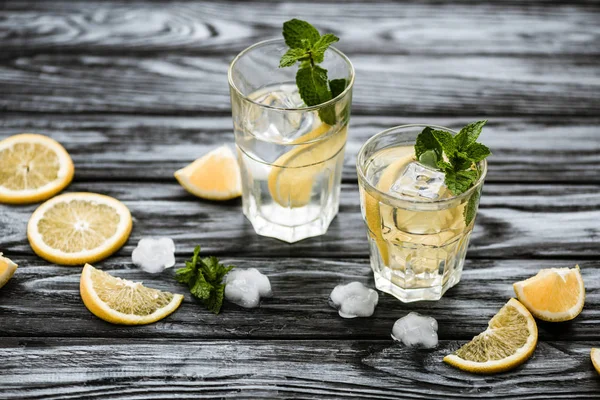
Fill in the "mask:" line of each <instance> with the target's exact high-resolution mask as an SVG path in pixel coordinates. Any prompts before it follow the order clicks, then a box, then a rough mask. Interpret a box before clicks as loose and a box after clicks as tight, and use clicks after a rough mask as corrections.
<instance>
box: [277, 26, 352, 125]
mask: <svg viewBox="0 0 600 400" xmlns="http://www.w3.org/2000/svg"><path fill="white" fill-rule="evenodd" d="M283 37H284V39H285V43H286V44H287V45H288V46H289V47H290V49H289V50H288V51H287V52H286V53H285V54H284V55H283V56H282V57H281V60H280V62H279V67H280V68H284V67H291V66H293V65H295V64H296V63H300V64H299V68H298V72H297V73H296V85H297V86H298V92H299V93H300V97H301V98H302V100H303V101H304V103H305V104H306V105H307V106H309V107H310V106H318V105H319V104H322V103H325V102H326V101H329V100H331V99H333V98H335V97H337V96H338V95H339V94H341V93H342V92H343V91H344V90H345V89H346V85H347V82H346V80H345V79H334V80H331V81H330V80H328V78H327V70H326V69H325V68H322V67H320V66H319V65H318V64H320V63H322V62H323V60H324V58H325V51H327V49H328V48H329V46H330V45H331V44H332V43H335V42H337V41H339V40H340V39H339V38H338V37H337V36H335V35H334V34H331V33H327V34H325V35H322V36H321V34H320V33H319V31H318V30H317V29H316V28H315V27H314V26H312V25H311V24H309V23H308V22H306V21H301V20H299V19H292V20H289V21H287V22H285V23H284V24H283ZM319 116H320V117H321V120H323V122H325V123H326V124H329V125H334V124H335V120H336V117H335V110H334V109H333V108H332V107H327V108H324V109H322V110H319Z"/></svg>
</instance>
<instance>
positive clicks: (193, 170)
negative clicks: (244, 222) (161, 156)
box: [175, 146, 242, 200]
mask: <svg viewBox="0 0 600 400" xmlns="http://www.w3.org/2000/svg"><path fill="white" fill-rule="evenodd" d="M175 178H176V179H177V181H178V182H179V184H180V185H181V186H183V188H184V189H185V190H187V191H188V192H190V193H191V194H193V195H195V196H198V197H200V198H203V199H208V200H230V199H234V198H236V197H239V196H241V194H242V180H241V176H240V167H239V166H238V163H237V159H236V158H235V155H234V154H233V152H232V151H231V150H230V149H229V147H227V146H221V147H219V148H217V149H215V150H213V151H211V152H209V153H207V154H205V155H204V156H202V157H200V158H199V159H197V160H196V161H194V162H193V163H191V164H189V165H188V166H186V167H185V168H182V169H180V170H178V171H177V172H175Z"/></svg>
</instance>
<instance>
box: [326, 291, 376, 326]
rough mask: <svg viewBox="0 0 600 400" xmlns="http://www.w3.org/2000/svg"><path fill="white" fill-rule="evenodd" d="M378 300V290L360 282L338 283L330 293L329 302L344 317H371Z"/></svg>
mask: <svg viewBox="0 0 600 400" xmlns="http://www.w3.org/2000/svg"><path fill="white" fill-rule="evenodd" d="M378 302H379V295H378V294H377V292H376V291H375V290H373V289H370V288H368V287H366V286H365V285H363V284H362V283H360V282H350V283H348V284H347V285H337V286H336V287H335V288H334V289H333V291H332V292H331V294H330V295H329V304H330V305H331V306H332V307H333V308H335V309H337V310H338V313H339V314H340V317H342V318H356V317H370V316H371V315H373V312H375V307H376V306H377V303H378Z"/></svg>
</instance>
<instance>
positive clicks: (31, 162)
mask: <svg viewBox="0 0 600 400" xmlns="http://www.w3.org/2000/svg"><path fill="white" fill-rule="evenodd" d="M73 173H74V167H73V161H72V160H71V157H70V156H69V153H67V151H66V150H65V148H64V147H62V146H61V145H60V143H58V142H57V141H56V140H54V139H51V138H49V137H47V136H43V135H37V134H33V133H23V134H21V135H15V136H11V137H8V138H6V139H4V140H2V141H0V203H9V204H25V203H35V202H38V201H43V200H46V199H48V198H50V197H52V196H54V195H55V194H56V193H58V192H60V191H61V190H63V189H64V188H65V187H66V186H67V185H68V184H69V183H70V182H71V180H72V179H73Z"/></svg>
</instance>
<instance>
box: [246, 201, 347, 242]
mask: <svg viewBox="0 0 600 400" xmlns="http://www.w3.org/2000/svg"><path fill="white" fill-rule="evenodd" d="M276 208H277V209H275V207H274V209H273V210H270V209H269V207H264V206H263V207H262V208H261V211H262V213H259V212H258V210H257V209H256V208H255V207H252V205H251V206H250V207H248V208H247V209H246V207H244V215H245V216H246V218H248V220H249V221H250V223H251V224H252V227H253V228H254V231H255V232H256V233H257V234H259V235H261V236H267V237H272V238H275V239H279V240H282V241H284V242H287V243H295V242H298V241H300V240H303V239H308V238H310V237H315V236H321V235H324V234H325V233H326V232H327V228H329V224H330V223H331V221H332V220H333V218H335V216H336V214H337V208H335V209H334V208H331V210H330V212H328V213H323V214H320V212H321V211H322V208H321V206H319V205H314V206H306V207H302V208H303V210H297V211H295V212H296V213H297V214H302V216H301V217H300V218H299V219H304V221H306V219H307V218H306V216H307V215H309V216H310V215H312V216H313V217H312V218H308V219H309V221H308V222H305V223H301V224H298V225H296V224H295V223H294V219H293V218H282V217H284V216H285V215H282V214H285V211H288V212H289V210H290V209H283V208H282V207H279V206H277V207H276ZM282 210H283V212H282ZM292 210H293V209H292ZM270 211H273V212H272V213H271V212H270ZM265 215H266V216H271V215H273V216H274V217H277V218H278V219H282V220H284V221H286V222H288V223H289V224H286V225H284V224H280V223H277V222H275V221H273V220H271V219H267V218H266V217H265ZM273 219H275V218H273Z"/></svg>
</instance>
